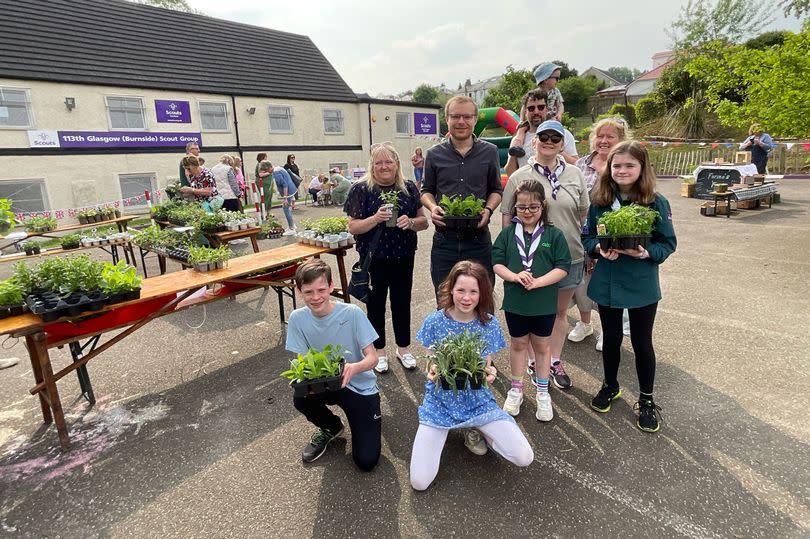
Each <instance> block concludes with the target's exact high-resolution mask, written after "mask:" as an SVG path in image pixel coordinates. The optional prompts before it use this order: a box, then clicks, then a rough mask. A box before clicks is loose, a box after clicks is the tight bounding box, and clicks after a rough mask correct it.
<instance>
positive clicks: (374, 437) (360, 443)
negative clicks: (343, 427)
mask: <svg viewBox="0 0 810 539" xmlns="http://www.w3.org/2000/svg"><path fill="white" fill-rule="evenodd" d="M293 405H294V406H295V408H296V410H298V411H299V412H301V413H302V414H304V416H305V417H306V418H307V420H308V421H309V422H310V423H312V424H313V425H315V426H316V427H319V428H322V429H327V430H329V431H331V432H335V431H336V430H337V429H338V428H339V425H340V418H338V416H336V415H335V414H333V413H332V410H330V409H329V407H328V406H327V405H338V406H340V407H341V408H342V409H343V412H344V413H345V414H346V419H348V420H349V429H351V431H352V458H353V459H354V463H355V464H357V466H358V468H360V469H361V470H363V471H364V472H369V471H371V470H373V469H374V467H375V466H376V465H377V461H379V460H380V449H381V447H382V442H381V435H382V423H381V419H380V417H381V414H380V394H379V393H374V394H373V395H360V394H359V393H355V392H354V391H352V390H351V389H349V388H345V387H344V388H343V389H341V390H339V391H327V392H326V393H320V394H318V395H310V396H308V397H298V398H293Z"/></svg>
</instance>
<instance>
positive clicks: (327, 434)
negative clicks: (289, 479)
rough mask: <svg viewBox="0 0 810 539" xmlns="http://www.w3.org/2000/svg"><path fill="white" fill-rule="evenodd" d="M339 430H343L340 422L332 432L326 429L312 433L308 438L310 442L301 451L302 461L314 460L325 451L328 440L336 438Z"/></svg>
mask: <svg viewBox="0 0 810 539" xmlns="http://www.w3.org/2000/svg"><path fill="white" fill-rule="evenodd" d="M341 432H343V424H342V423H341V424H340V428H338V429H337V430H336V431H335V432H334V433H332V432H331V431H328V430H326V429H320V430H318V432H316V433H315V434H313V435H312V440H310V442H309V443H308V444H307V445H306V447H304V450H303V451H302V452H301V460H303V461H304V462H315V461H316V460H318V459H319V458H321V455H323V453H324V451H326V448H327V446H328V445H329V442H331V441H332V440H334V439H335V438H337V437H338V435H339V434H340V433H341Z"/></svg>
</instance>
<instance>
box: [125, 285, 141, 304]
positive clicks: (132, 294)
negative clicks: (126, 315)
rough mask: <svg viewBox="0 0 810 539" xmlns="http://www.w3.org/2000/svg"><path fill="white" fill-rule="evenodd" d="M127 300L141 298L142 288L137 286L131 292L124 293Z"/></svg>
mask: <svg viewBox="0 0 810 539" xmlns="http://www.w3.org/2000/svg"><path fill="white" fill-rule="evenodd" d="M124 296H125V298H126V299H125V300H124V301H135V300H136V299H140V298H141V289H140V288H136V289H135V290H130V291H129V292H127V293H125V294H124Z"/></svg>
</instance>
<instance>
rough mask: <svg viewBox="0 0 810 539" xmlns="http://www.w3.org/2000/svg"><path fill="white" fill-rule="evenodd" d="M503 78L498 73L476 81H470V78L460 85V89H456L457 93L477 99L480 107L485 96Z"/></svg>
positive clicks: (476, 101) (476, 102)
mask: <svg viewBox="0 0 810 539" xmlns="http://www.w3.org/2000/svg"><path fill="white" fill-rule="evenodd" d="M501 78H502V77H501V76H500V75H498V76H497V77H490V78H488V79H485V80H481V81H478V82H475V83H473V82H470V79H467V80H466V82H464V84H459V85H458V90H456V94H455V95H466V96H467V97H470V98H472V100H473V101H475V104H476V105H478V106H479V107H480V106H481V105H482V104H483V103H484V98H485V97H486V96H487V94H488V93H489V91H490V90H491V89H492V88H494V87H496V86H497V85H498V84H500V82H501Z"/></svg>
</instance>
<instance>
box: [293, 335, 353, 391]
mask: <svg viewBox="0 0 810 539" xmlns="http://www.w3.org/2000/svg"><path fill="white" fill-rule="evenodd" d="M344 365H345V360H344V358H343V349H342V348H341V346H340V345H337V346H332V345H331V344H329V345H327V346H326V348H324V349H323V350H320V351H319V350H316V349H315V348H310V349H309V351H308V352H307V353H306V354H305V355H301V354H298V357H296V358H295V359H293V360H291V361H290V368H289V369H288V370H286V371H284V372H282V373H281V376H283V377H284V378H288V379H289V380H290V387H292V388H293V394H294V395H295V396H296V397H306V396H308V395H317V394H320V393H324V392H326V391H337V390H339V389H340V388H341V385H342V379H343V367H344Z"/></svg>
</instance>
